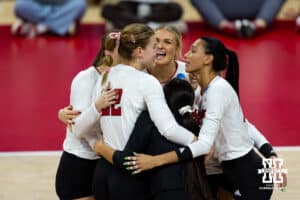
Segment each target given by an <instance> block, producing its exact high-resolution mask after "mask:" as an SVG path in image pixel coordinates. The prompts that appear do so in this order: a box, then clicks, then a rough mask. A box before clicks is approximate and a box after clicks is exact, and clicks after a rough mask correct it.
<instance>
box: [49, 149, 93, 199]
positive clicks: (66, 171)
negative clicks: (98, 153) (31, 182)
mask: <svg viewBox="0 0 300 200" xmlns="http://www.w3.org/2000/svg"><path fill="white" fill-rule="evenodd" d="M96 163H97V160H89V159H83V158H79V157H77V156H75V155H73V154H70V153H67V152H65V151H64V152H63V154H62V156H61V158H60V162H59V166H58V169H57V173H56V181H55V188H56V193H57V195H58V196H59V198H60V199H62V200H68V199H74V198H81V197H87V196H91V195H92V181H93V176H94V170H95V166H96Z"/></svg>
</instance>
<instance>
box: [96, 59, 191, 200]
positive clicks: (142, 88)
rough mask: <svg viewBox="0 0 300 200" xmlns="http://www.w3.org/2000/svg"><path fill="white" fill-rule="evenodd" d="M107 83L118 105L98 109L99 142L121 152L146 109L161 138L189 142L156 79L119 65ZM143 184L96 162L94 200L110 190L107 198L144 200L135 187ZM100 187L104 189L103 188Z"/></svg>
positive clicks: (132, 177) (102, 163)
mask: <svg viewBox="0 0 300 200" xmlns="http://www.w3.org/2000/svg"><path fill="white" fill-rule="evenodd" d="M107 82H109V83H110V86H111V88H112V89H120V90H121V91H122V93H120V95H119V101H120V103H119V104H117V105H114V106H111V107H110V108H108V109H104V110H102V115H101V118H100V124H101V131H102V133H103V139H104V142H105V143H107V144H108V145H109V146H111V147H112V148H114V149H116V150H123V149H124V147H125V145H126V143H127V141H128V139H129V137H130V135H131V133H132V130H133V128H134V125H135V122H136V120H137V118H138V116H139V115H140V114H141V113H142V111H144V110H146V109H147V110H148V111H149V114H150V117H151V119H152V120H153V122H154V124H155V126H156V127H157V128H158V130H159V132H160V134H161V135H162V136H164V137H165V138H167V139H168V140H170V141H172V142H175V143H178V144H182V145H187V144H189V143H191V142H192V140H193V137H194V135H193V133H191V132H190V131H188V130H186V129H184V128H183V127H181V126H179V125H178V124H177V122H176V120H175V118H174V117H173V115H172V113H171V111H170V110H169V108H168V106H167V103H166V100H165V97H164V93H163V90H162V87H161V85H160V83H159V82H158V80H157V79H156V78H154V77H153V76H151V75H149V74H147V73H145V72H143V71H139V70H137V69H135V68H133V67H131V66H128V65H124V64H119V65H116V66H114V67H113V68H111V70H110V72H109V75H108V80H107ZM99 85H100V84H96V87H98V88H97V89H95V91H96V92H98V94H97V95H95V96H99V92H100V91H101V88H100V87H99ZM134 182H136V183H135V184H134ZM144 182H145V181H144V180H143V179H142V178H141V176H130V175H127V176H126V173H125V172H122V171H121V170H119V169H117V168H115V167H114V166H111V165H110V166H109V164H108V163H107V161H105V160H104V159H99V162H98V164H97V167H96V171H95V178H94V184H93V185H94V186H93V188H94V189H93V191H94V194H95V197H96V199H107V198H108V197H107V195H108V194H107V191H114V192H108V193H110V194H109V195H110V196H109V198H110V199H120V198H122V199H126V198H128V199H133V198H135V199H145V198H147V197H145V194H146V191H145V192H142V191H143V190H142V189H141V190H138V189H137V188H136V187H141V188H144V187H142V185H143V184H144ZM122 183H124V184H122ZM129 183H131V184H134V185H135V187H133V186H130V185H129ZM103 184H105V185H106V186H105V187H104V186H103ZM112 186H114V187H112ZM115 191H119V192H117V193H116V192H115ZM112 193H113V194H112ZM111 195H112V196H111ZM126 195H128V196H126ZM141 196H142V197H141Z"/></svg>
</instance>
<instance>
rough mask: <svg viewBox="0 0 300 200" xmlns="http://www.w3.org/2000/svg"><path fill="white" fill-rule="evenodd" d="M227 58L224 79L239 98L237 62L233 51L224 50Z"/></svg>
mask: <svg viewBox="0 0 300 200" xmlns="http://www.w3.org/2000/svg"><path fill="white" fill-rule="evenodd" d="M226 53H227V56H228V58H227V59H228V62H227V71H226V75H225V79H226V80H227V81H228V82H229V83H230V85H231V86H232V87H233V89H234V90H235V92H236V93H237V95H238V97H239V61H238V58H237V55H236V53H235V52H234V51H231V50H229V49H226Z"/></svg>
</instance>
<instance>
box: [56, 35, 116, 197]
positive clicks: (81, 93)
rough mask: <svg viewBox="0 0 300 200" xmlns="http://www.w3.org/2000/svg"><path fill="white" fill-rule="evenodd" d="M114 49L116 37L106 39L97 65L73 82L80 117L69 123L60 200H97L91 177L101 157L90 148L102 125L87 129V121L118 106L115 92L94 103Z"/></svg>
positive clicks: (60, 174) (58, 186)
mask: <svg viewBox="0 0 300 200" xmlns="http://www.w3.org/2000/svg"><path fill="white" fill-rule="evenodd" d="M115 46H116V37H113V34H110V35H108V36H104V37H103V42H102V48H101V50H100V51H99V53H98V55H97V58H96V60H95V62H94V64H95V65H94V66H91V67H89V68H87V69H85V70H83V71H81V72H79V73H78V74H77V75H76V76H75V78H74V79H73V81H72V85H71V93H70V104H71V105H72V106H73V107H74V109H75V110H78V111H80V112H81V114H80V115H79V116H77V117H76V119H74V122H75V123H72V124H69V125H68V128H67V129H66V131H67V134H66V138H65V140H64V144H63V150H64V151H63V154H62V156H61V159H60V163H59V166H58V169H57V174H56V184H55V185H56V192H57V195H58V196H59V198H60V199H85V200H92V199H94V198H93V195H92V178H93V175H94V169H95V166H96V162H97V159H98V156H96V155H95V153H94V151H93V149H92V148H91V147H90V145H93V144H94V143H95V141H96V140H97V138H99V136H100V134H99V131H98V126H99V123H92V124H91V126H92V127H93V128H90V129H86V128H85V127H86V121H85V120H84V118H85V117H86V116H87V115H93V116H95V115H96V117H98V110H99V111H100V110H101V109H103V108H105V107H107V106H110V105H112V104H114V103H115V92H114V91H103V93H102V95H100V96H99V97H98V98H97V99H96V100H95V102H92V94H93V91H94V87H95V84H96V81H97V80H98V78H99V77H100V76H103V75H104V74H105V66H107V65H112V64H113V60H114V61H115V62H116V60H117V54H116V53H114V48H115ZM112 57H114V59H112ZM63 112H64V111H61V112H60V113H61V115H64V113H63ZM74 116H76V113H75V115H74ZM83 121H84V124H83V123H82V122H83Z"/></svg>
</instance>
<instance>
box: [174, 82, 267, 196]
mask: <svg viewBox="0 0 300 200" xmlns="http://www.w3.org/2000/svg"><path fill="white" fill-rule="evenodd" d="M199 109H200V112H201V113H202V115H203V116H204V117H203V119H202V127H201V130H200V134H199V140H198V141H196V142H194V143H192V144H189V145H188V148H184V149H180V151H177V154H178V156H179V160H184V159H191V157H197V156H199V155H204V154H207V153H208V152H209V150H210V147H211V146H212V144H213V143H214V147H215V152H216V156H217V158H218V160H219V161H220V162H221V164H222V168H223V171H224V176H225V178H226V180H228V182H229V183H230V184H231V186H232V193H233V194H234V197H235V199H262V200H263V199H269V198H270V196H271V194H272V190H259V187H261V186H262V187H263V184H262V175H259V174H258V173H257V170H258V169H261V168H263V166H262V159H261V158H260V157H259V156H258V155H257V154H256V153H255V152H254V150H253V148H254V145H255V146H258V147H260V150H261V149H262V147H263V146H264V145H266V140H265V138H264V137H263V136H262V135H261V134H259V132H258V131H257V129H256V128H255V127H254V126H253V125H252V124H250V123H249V122H247V120H245V118H244V115H243V112H242V109H241V106H240V103H239V99H238V96H237V94H236V93H235V91H234V89H233V88H232V87H231V85H230V84H229V83H228V82H227V81H226V80H224V79H223V78H221V77H220V76H216V77H215V78H214V79H213V80H212V81H211V83H210V84H209V85H208V87H207V89H206V91H204V92H203V95H202V97H201V103H200V108H199ZM267 146H268V145H267ZM268 154H269V155H270V153H268Z"/></svg>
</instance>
